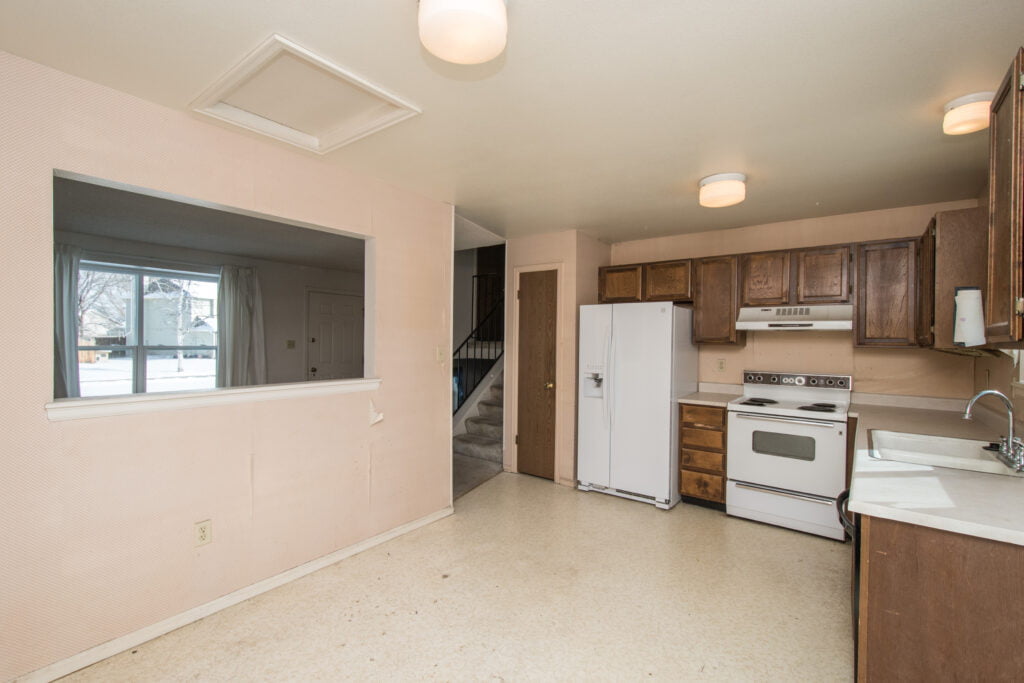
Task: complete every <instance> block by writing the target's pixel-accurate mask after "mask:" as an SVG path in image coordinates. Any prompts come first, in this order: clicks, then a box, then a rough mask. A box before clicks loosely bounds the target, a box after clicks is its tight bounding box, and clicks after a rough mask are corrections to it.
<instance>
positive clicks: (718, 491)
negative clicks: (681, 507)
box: [679, 470, 725, 503]
mask: <svg viewBox="0 0 1024 683" xmlns="http://www.w3.org/2000/svg"><path fill="white" fill-rule="evenodd" d="M679 492H680V493H681V494H683V495H684V496H691V497H693V498H703V499H704V500H711V501H714V502H716V503H724V502H725V477H720V476H717V475H714V474H702V473H700V472H691V471H689V470H680V471H679Z"/></svg>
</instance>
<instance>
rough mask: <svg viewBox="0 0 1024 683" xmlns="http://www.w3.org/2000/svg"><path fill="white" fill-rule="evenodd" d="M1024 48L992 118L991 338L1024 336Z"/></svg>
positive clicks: (988, 301) (1000, 92) (988, 325)
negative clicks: (1023, 302) (1023, 330)
mask: <svg viewBox="0 0 1024 683" xmlns="http://www.w3.org/2000/svg"><path fill="white" fill-rule="evenodd" d="M1022 72H1024V49H1021V51H1020V52H1018V53H1017V57H1016V59H1014V60H1013V64H1012V65H1011V66H1010V70H1009V71H1008V72H1007V73H1006V76H1005V77H1004V78H1003V82H1002V84H1001V85H1000V86H999V89H998V90H997V91H996V96H995V98H994V99H993V100H992V114H991V116H990V118H989V122H990V125H989V179H988V187H989V197H988V209H989V211H988V213H989V216H988V221H989V223H988V281H987V283H986V286H985V296H984V297H983V298H984V304H985V336H986V338H987V339H988V341H990V342H1006V341H1017V340H1019V339H1021V319H1020V315H1021V313H1024V311H1022V310H1021V307H1020V305H1019V302H1021V297H1024V291H1022V274H1021V256H1022V254H1021V244H1022V235H1021V232H1022V230H1024V225H1022V221H1024V217H1022V214H1024V177H1022V176H1024V158H1022V157H1024V149H1022V148H1024V106H1022V101H1024V92H1022V91H1021V88H1020V78H1021V73H1022Z"/></svg>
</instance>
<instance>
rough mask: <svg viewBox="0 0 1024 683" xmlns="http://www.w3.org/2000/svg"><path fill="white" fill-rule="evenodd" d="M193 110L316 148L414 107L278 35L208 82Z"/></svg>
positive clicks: (352, 137) (333, 145)
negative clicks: (214, 79)
mask: <svg viewBox="0 0 1024 683" xmlns="http://www.w3.org/2000/svg"><path fill="white" fill-rule="evenodd" d="M192 109H194V110H195V111H197V112H200V113H202V114H206V115H208V116H212V117H214V118H216V119H220V120H221V121H226V122H228V123H232V124H234V125H236V126H241V127H242V128H246V129H248V130H251V131H255V132H257V133H262V134H264V135H269V136H270V137H272V138H275V139H277V140H281V141H283V142H287V143H290V144H293V145H297V146H299V147H304V148H305V149H309V150H312V151H314V152H318V153H320V154H326V153H327V152H330V151H331V150H334V149H337V148H338V147H342V146H343V145H347V144H349V143H350V142H355V141H356V140H359V139H360V138H364V137H366V136H367V135H370V134H372V133H376V132H377V131H379V130H383V129H384V128H387V127H388V126H393V125H395V124H396V123H398V122H399V121H404V120H405V119H407V118H409V117H410V116H415V115H417V114H419V113H420V109H419V108H418V107H416V106H415V105H413V104H411V103H409V102H407V101H405V100H403V99H401V98H399V97H397V96H395V95H393V94H391V93H389V92H387V91H386V90H384V89H382V88H379V87H378V86H376V85H374V84H372V83H370V82H369V81H367V80H366V79H364V78H362V77H360V76H358V75H356V74H354V73H352V72H351V71H348V70H346V69H343V68H341V67H340V66H338V65H337V64H334V63H332V62H329V61H328V60H326V59H324V58H323V57H319V56H317V55H315V54H313V53H312V52H310V51H309V50H306V49H305V48H303V47H301V46H299V45H296V44H295V43H293V42H291V41H290V40H288V39H286V38H282V37H281V36H278V35H273V36H271V37H270V38H269V39H268V40H267V41H266V42H264V43H263V44H262V45H260V46H259V47H258V48H256V50H255V51H254V52H252V54H250V55H249V56H248V57H246V58H245V59H244V60H242V61H241V62H240V63H239V64H238V65H236V66H235V67H234V68H233V69H231V71H229V72H228V73H227V74H225V75H224V76H223V77H222V78H221V79H220V80H219V81H217V82H216V83H214V84H213V85H212V86H210V88H208V89H207V90H206V92H204V93H203V94H202V95H200V96H199V98H198V99H196V101H195V102H193V103H192Z"/></svg>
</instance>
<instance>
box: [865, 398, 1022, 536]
mask: <svg viewBox="0 0 1024 683" xmlns="http://www.w3.org/2000/svg"><path fill="white" fill-rule="evenodd" d="M965 403H966V402H965ZM850 412H851V414H853V413H856V414H857V415H858V417H859V419H858V421H857V435H856V445H855V448H856V452H855V454H854V462H853V479H852V484H851V487H850V500H849V509H850V510H852V511H854V512H859V513H861V514H865V515H871V516H873V517H883V518H885V519H891V520H895V521H899V522H907V523H910V524H918V525H921V526H927V527H932V528H935V529H944V530H946V531H952V532H955V533H960V534H967V535H970V536H977V537H980V538H988V539H991V540H994V541H1002V542H1005V543H1013V544H1015V545H1024V477H1011V476H1004V475H1000V474H984V473H981V472H969V471H964V470H957V469H950V468H945V467H931V466H929V465H914V464H910V463H902V462H896V461H892V460H876V459H874V458H872V457H870V455H869V454H868V453H869V450H870V441H869V435H868V431H869V430H871V429H885V430H889V431H895V432H908V433H913V434H929V435H934V436H949V437H955V438H962V439H977V440H982V441H996V440H997V439H998V437H999V436H1000V435H1002V434H1005V432H1006V425H1005V423H1004V421H1000V420H998V419H996V418H995V416H994V414H991V413H990V414H988V415H985V414H984V412H983V411H978V418H979V419H977V420H975V421H970V422H969V421H965V420H962V419H961V415H962V413H960V412H950V411H946V410H921V409H916V408H894V407H891V406H880V405H863V404H861V405H851V406H850ZM1004 420H1005V418H1004Z"/></svg>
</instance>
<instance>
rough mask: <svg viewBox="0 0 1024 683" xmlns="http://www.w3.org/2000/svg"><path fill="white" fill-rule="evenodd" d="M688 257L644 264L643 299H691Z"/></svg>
mask: <svg viewBox="0 0 1024 683" xmlns="http://www.w3.org/2000/svg"><path fill="white" fill-rule="evenodd" d="M690 279H691V278H690V259H683V260H681V261H665V262H662V263H645V264H644V301H691V300H692V299H693V292H692V290H691V287H690Z"/></svg>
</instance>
